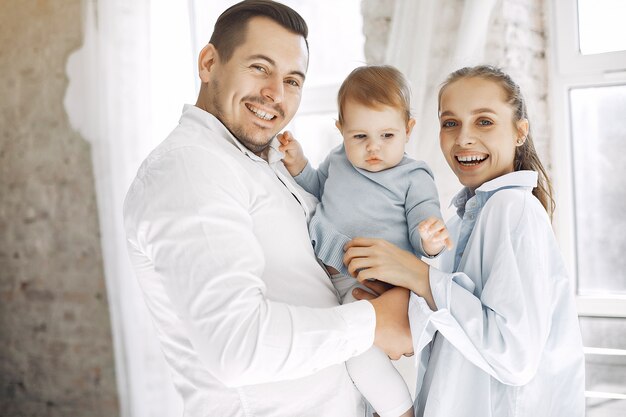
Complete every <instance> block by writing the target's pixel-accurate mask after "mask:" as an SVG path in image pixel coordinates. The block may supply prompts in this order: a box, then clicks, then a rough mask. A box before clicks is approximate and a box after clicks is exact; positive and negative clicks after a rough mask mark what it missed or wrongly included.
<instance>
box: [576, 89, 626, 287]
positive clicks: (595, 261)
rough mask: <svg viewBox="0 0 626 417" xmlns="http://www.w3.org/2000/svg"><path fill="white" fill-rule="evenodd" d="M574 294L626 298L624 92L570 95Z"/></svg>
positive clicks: (583, 91) (581, 91) (580, 91)
mask: <svg viewBox="0 0 626 417" xmlns="http://www.w3.org/2000/svg"><path fill="white" fill-rule="evenodd" d="M570 103H571V120H572V141H573V143H572V149H573V156H574V158H573V175H574V194H575V213H576V220H575V221H576V252H577V256H576V257H577V272H578V274H577V275H578V292H579V294H602V293H608V292H613V293H626V256H625V254H626V216H624V213H625V211H624V208H625V204H624V203H625V202H626V169H625V166H626V165H625V164H624V160H623V159H624V155H626V117H625V116H624V115H626V86H624V85H621V86H609V87H595V88H576V89H573V90H571V91H570Z"/></svg>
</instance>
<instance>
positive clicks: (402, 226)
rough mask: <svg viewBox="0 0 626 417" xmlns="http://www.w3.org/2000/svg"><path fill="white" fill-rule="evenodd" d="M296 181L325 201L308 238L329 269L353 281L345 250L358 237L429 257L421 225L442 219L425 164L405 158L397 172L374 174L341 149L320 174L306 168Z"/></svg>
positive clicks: (338, 149)
mask: <svg viewBox="0 0 626 417" xmlns="http://www.w3.org/2000/svg"><path fill="white" fill-rule="evenodd" d="M294 179H295V180H296V182H297V183H298V184H299V185H300V186H301V187H302V188H304V189H305V190H307V191H308V192H309V193H311V194H313V195H315V196H316V197H317V198H318V199H319V200H320V203H319V204H318V205H317V208H316V211H315V214H314V215H313V218H312V219H311V221H310V223H309V233H310V235H311V240H312V242H313V246H314V248H315V253H316V255H317V257H318V258H319V259H320V260H321V261H322V262H323V263H324V265H328V266H332V267H333V268H335V269H336V270H337V271H340V272H341V273H342V274H345V275H348V270H347V269H346V267H345V265H344V264H343V253H344V251H343V247H344V245H345V244H346V243H348V242H349V241H350V240H351V239H353V238H355V237H373V238H381V239H385V240H387V241H389V242H391V243H393V244H395V245H396V246H398V247H400V248H402V249H404V250H408V251H410V252H413V253H414V254H416V255H417V256H428V255H426V254H425V253H424V250H423V249H422V241H421V239H420V235H419V232H418V231H417V225H418V224H419V223H420V222H421V221H423V220H426V219H427V218H428V217H431V216H435V217H438V218H441V211H440V209H439V198H438V196H437V188H436V187H435V181H434V179H433V174H432V172H431V170H430V168H429V167H428V165H426V163H425V162H422V161H416V160H414V159H411V158H409V157H408V156H406V155H405V156H404V158H402V160H401V161H400V163H399V164H398V165H396V166H395V167H393V168H389V169H386V170H384V171H380V172H369V171H366V170H364V169H360V168H355V167H354V166H353V165H352V164H351V163H350V161H349V160H348V157H347V156H346V151H345V148H344V146H343V145H340V146H338V147H337V148H335V149H333V150H332V151H331V152H330V154H329V155H328V157H327V158H326V159H325V160H324V162H322V163H321V164H320V166H319V168H318V169H317V170H315V169H314V168H312V167H311V165H310V164H307V165H306V167H305V168H304V170H303V171H302V172H301V173H300V174H299V175H297V176H296V177H294Z"/></svg>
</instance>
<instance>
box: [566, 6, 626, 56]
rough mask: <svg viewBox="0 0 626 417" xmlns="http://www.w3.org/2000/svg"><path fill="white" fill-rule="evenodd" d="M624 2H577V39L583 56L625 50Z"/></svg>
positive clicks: (625, 10)
mask: <svg viewBox="0 0 626 417" xmlns="http://www.w3.org/2000/svg"><path fill="white" fill-rule="evenodd" d="M625 17H626V2H624V1H623V0H578V37H579V40H580V52H581V53H582V54H583V55H589V54H600V53H603V52H614V51H623V50H626V25H624V18H625Z"/></svg>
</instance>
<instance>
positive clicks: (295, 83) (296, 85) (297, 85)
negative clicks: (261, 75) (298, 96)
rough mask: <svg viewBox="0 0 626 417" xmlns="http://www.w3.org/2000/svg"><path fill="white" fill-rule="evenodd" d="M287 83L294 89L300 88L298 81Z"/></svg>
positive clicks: (288, 81)
mask: <svg viewBox="0 0 626 417" xmlns="http://www.w3.org/2000/svg"><path fill="white" fill-rule="evenodd" d="M285 82H286V83H287V84H289V85H291V86H293V87H300V83H299V82H298V81H297V80H287V81H285Z"/></svg>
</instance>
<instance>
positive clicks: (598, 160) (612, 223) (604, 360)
mask: <svg viewBox="0 0 626 417" xmlns="http://www.w3.org/2000/svg"><path fill="white" fill-rule="evenodd" d="M550 12H551V22H552V24H551V30H552V32H551V34H552V35H553V36H552V41H553V42H552V48H553V51H554V54H553V56H552V65H551V75H552V76H551V79H552V87H551V89H552V91H551V93H552V102H553V106H552V107H553V113H552V115H553V119H552V123H553V138H554V140H553V146H552V156H553V161H552V168H553V169H552V171H553V179H554V186H555V190H556V192H557V212H556V219H555V230H556V232H557V236H558V238H559V242H560V244H561V247H562V250H563V254H564V257H565V259H566V262H567V264H568V267H569V270H570V272H571V273H572V274H574V277H575V280H574V281H573V282H574V283H575V292H576V297H577V305H578V313H579V316H580V326H581V332H582V335H583V342H584V345H585V359H586V373H587V375H586V396H587V416H589V417H612V416H623V415H626V268H625V267H626V257H625V256H624V253H625V252H626V221H624V220H623V214H622V213H623V211H624V210H623V209H624V203H625V202H626V165H624V164H623V163H622V161H621V160H620V159H621V155H622V154H623V151H625V150H626V117H624V115H625V114H626V26H625V25H624V24H623V20H624V17H626V3H624V2H621V1H617V0H578V1H577V2H576V1H574V0H569V1H561V0H552V1H551V2H550Z"/></svg>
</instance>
